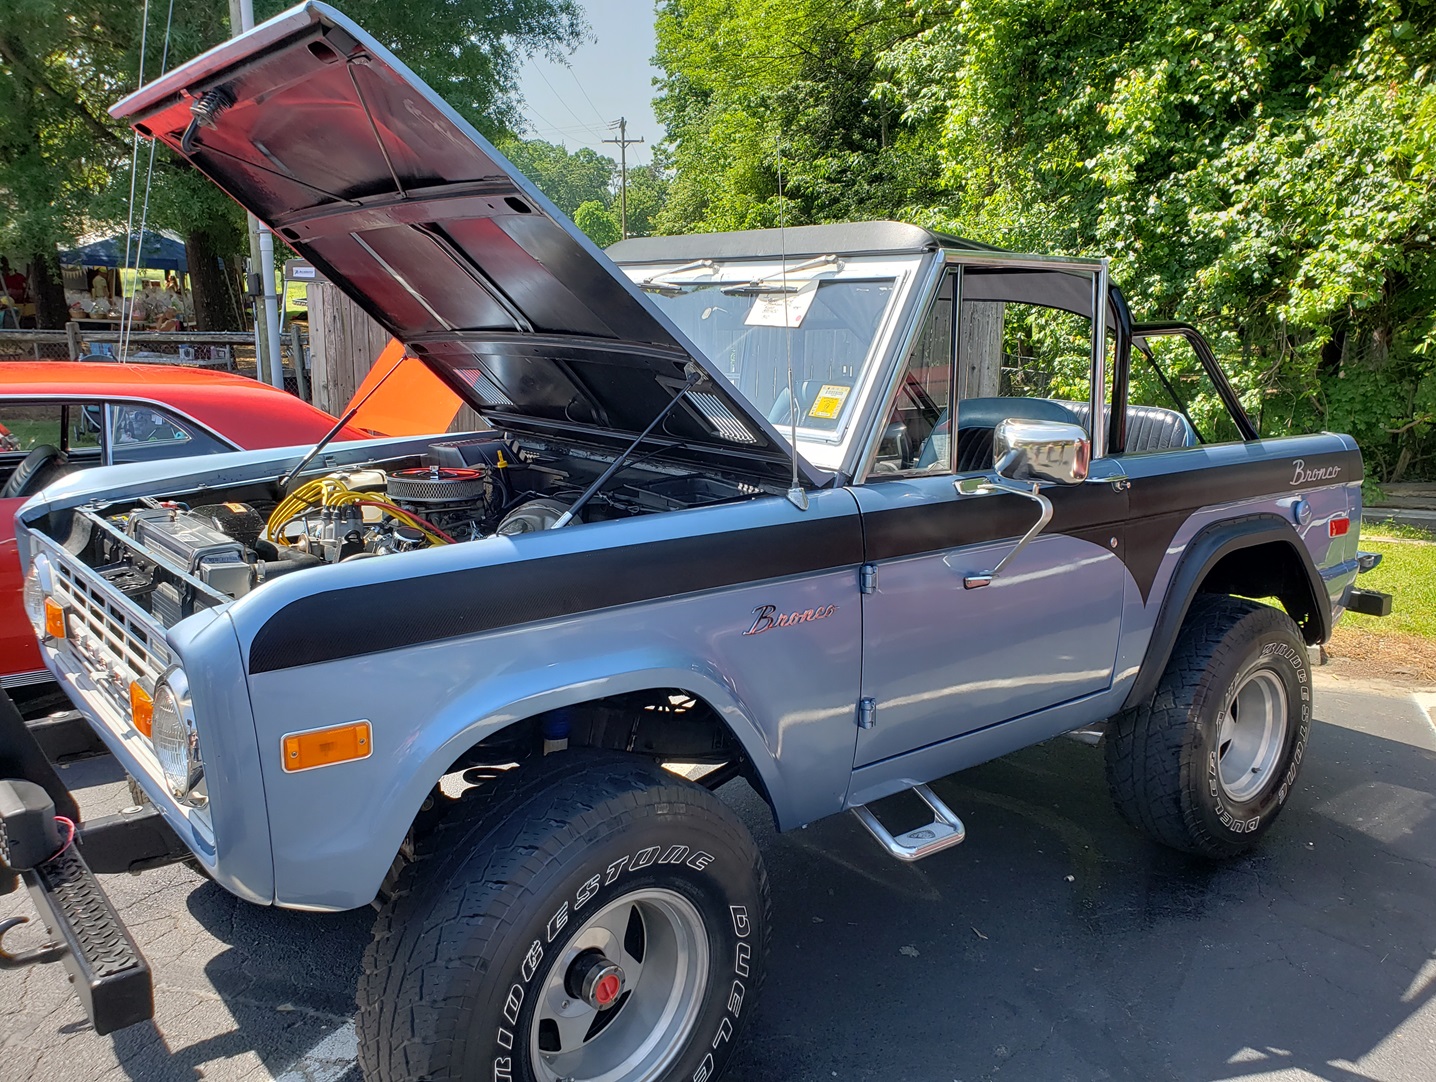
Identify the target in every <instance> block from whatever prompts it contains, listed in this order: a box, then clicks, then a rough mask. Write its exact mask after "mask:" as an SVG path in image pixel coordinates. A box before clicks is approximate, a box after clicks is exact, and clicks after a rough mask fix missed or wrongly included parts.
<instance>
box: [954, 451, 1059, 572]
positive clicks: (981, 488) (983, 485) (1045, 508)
mask: <svg viewBox="0 0 1436 1082" xmlns="http://www.w3.org/2000/svg"><path fill="white" fill-rule="evenodd" d="M1008 453H1009V454H1011V453H1012V452H1008ZM965 480H966V479H965ZM957 491H958V492H959V493H961V494H962V495H964V496H991V495H994V494H996V493H999V492H1010V493H1012V494H1013V495H1014V496H1025V497H1026V498H1027V499H1029V500H1036V501H1037V505H1038V506H1039V507H1040V508H1041V509H1042V510H1041V513H1040V514H1039V515H1038V516H1037V521H1036V522H1034V523H1033V524H1032V526H1031V528H1030V529H1029V530H1028V531H1027V532H1026V533H1025V534H1023V535H1022V539H1021V540H1020V541H1018V542H1017V544H1016V545H1014V546H1013V547H1012V550H1011V551H1010V552H1008V554H1007V555H1006V556H1004V557H1003V558H1002V559H1001V560H1000V561H999V562H998V564H997V566H996V567H994V568H993V569H992V570H991V571H982V572H979V573H977V574H975V575H965V576H963V579H962V585H963V588H964V589H967V590H975V589H977V588H978V587H979V586H987V585H989V584H991V582H992V580H993V579H995V578H996V577H997V576H998V575H1000V574H1002V569H1003V568H1005V567H1006V566H1007V565H1008V564H1010V563H1011V562H1012V561H1013V560H1014V559H1016V558H1017V554H1018V553H1019V552H1021V551H1022V550H1023V549H1025V548H1026V547H1027V546H1028V545H1029V544H1031V543H1032V541H1033V539H1034V538H1036V537H1037V535H1038V534H1040V533H1041V532H1042V531H1043V530H1044V529H1045V528H1046V527H1047V524H1048V523H1049V522H1051V521H1052V501H1051V500H1049V499H1048V498H1047V497H1046V496H1044V495H1042V492H1041V490H1040V488H1039V487H1038V484H1037V482H1036V481H1033V482H1032V483H1031V485H1026V484H1022V483H1020V482H1017V481H1009V480H1008V479H1007V478H1006V477H1003V476H1002V475H1001V474H998V475H997V476H996V477H991V478H982V479H981V481H980V482H979V483H978V484H972V483H971V481H970V480H969V482H968V484H967V485H966V486H964V484H963V482H962V481H959V482H957Z"/></svg>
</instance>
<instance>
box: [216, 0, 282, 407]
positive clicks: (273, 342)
mask: <svg viewBox="0 0 1436 1082" xmlns="http://www.w3.org/2000/svg"><path fill="white" fill-rule="evenodd" d="M253 28H254V0H229V31H230V32H229V36H230V37H232V38H237V37H239V35H240V34H242V33H244V32H245V31H246V30H252V29H253ZM245 219H246V220H247V221H248V222H249V263H250V268H251V273H253V274H257V275H258V276H259V281H260V283H261V292H260V297H261V300H262V305H261V307H260V312H261V313H262V314H263V318H262V319H260V318H256V319H255V321H254V353H255V367H256V372H255V375H256V376H257V377H258V378H259V379H260V380H262V381H263V380H266V379H267V381H268V382H269V383H271V384H273V385H274V386H275V387H278V388H279V389H280V390H283V389H284V358H283V357H282V356H281V355H280V352H279V297H278V295H277V294H276V293H275V292H274V234H273V233H271V232H270V231H269V228H268V227H267V226H265V225H264V224H263V223H262V222H260V220H259V219H258V218H256V217H255V216H254V215H253V214H248V213H246V214H245ZM258 314H259V313H256V315H258ZM295 363H296V364H297V363H299V362H298V361H296V362H295Z"/></svg>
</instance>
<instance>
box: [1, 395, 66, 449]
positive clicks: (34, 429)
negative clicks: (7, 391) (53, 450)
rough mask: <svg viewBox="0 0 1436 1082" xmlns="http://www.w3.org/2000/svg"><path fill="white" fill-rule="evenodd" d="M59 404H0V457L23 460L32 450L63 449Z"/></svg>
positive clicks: (61, 418)
mask: <svg viewBox="0 0 1436 1082" xmlns="http://www.w3.org/2000/svg"><path fill="white" fill-rule="evenodd" d="M64 408H65V407H64V406H63V405H61V404H60V403H59V402H0V453H4V454H5V455H6V456H7V457H20V458H23V457H24V456H25V455H27V454H29V453H30V452H31V451H33V450H34V449H35V448H36V447H40V446H43V445H45V444H49V445H50V446H52V447H63V445H64V442H65V441H64V439H63V436H62V433H63V431H64V429H63V427H62V422H63V414H64Z"/></svg>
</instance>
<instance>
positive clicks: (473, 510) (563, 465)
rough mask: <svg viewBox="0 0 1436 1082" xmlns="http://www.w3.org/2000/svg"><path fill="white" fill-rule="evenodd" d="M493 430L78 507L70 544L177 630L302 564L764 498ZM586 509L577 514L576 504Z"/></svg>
mask: <svg viewBox="0 0 1436 1082" xmlns="http://www.w3.org/2000/svg"><path fill="white" fill-rule="evenodd" d="M618 457H619V456H618V455H616V454H606V453H602V452H598V451H594V450H590V449H587V448H578V447H573V446H566V445H557V444H554V445H547V444H539V443H535V442H532V441H526V442H525V443H524V444H522V445H521V444H519V443H518V442H516V441H514V440H512V439H508V438H504V437H502V436H500V435H499V434H498V433H486V434H481V435H478V436H471V437H462V438H456V439H451V440H445V441H440V442H436V443H433V444H430V445H429V447H428V450H427V452H426V453H425V454H423V455H408V456H406V457H403V458H398V459H387V460H378V461H374V462H364V463H360V464H357V465H351V466H346V467H344V468H341V469H335V470H332V471H331V472H328V473H317V472H316V473H311V474H309V475H307V476H306V477H304V478H302V479H299V480H296V481H294V482H290V483H288V484H282V483H281V482H280V481H277V480H276V481H272V482H268V483H263V484H259V483H251V484H248V485H243V486H233V487H230V488H218V489H206V490H204V491H203V492H202V493H190V494H186V493H179V494H176V495H174V496H172V497H170V498H166V499H155V498H146V499H143V500H142V501H140V502H139V503H137V504H134V505H132V506H126V505H124V504H118V505H110V506H108V507H104V508H82V509H80V510H78V511H76V512H74V515H73V519H72V522H71V524H70V530H69V539H68V541H67V542H66V548H68V549H70V550H71V551H73V552H77V553H78V554H79V555H80V556H81V558H82V559H84V561H85V562H86V563H87V564H89V565H90V566H91V567H92V568H93V569H94V570H95V571H96V572H98V573H99V574H100V575H101V576H102V577H103V578H104V579H105V580H106V581H108V582H109V583H110V584H111V585H113V586H114V587H115V588H116V589H118V590H119V591H120V592H122V593H123V594H125V596H126V597H128V598H129V599H130V600H131V601H132V602H134V603H135V604H137V605H138V606H139V607H140V608H142V609H143V610H145V611H146V612H148V613H150V614H151V615H152V616H154V617H155V618H156V619H157V620H159V621H160V622H161V623H162V624H163V625H164V626H166V627H170V626H173V625H174V624H175V623H177V622H179V621H180V620H182V619H184V618H185V617H186V616H189V615H192V614H193V613H194V612H195V611H197V610H198V609H200V608H204V607H210V606H213V605H216V604H222V603H223V602H224V601H226V600H231V599H234V598H238V597H242V596H244V595H245V594H247V593H249V592H250V591H251V590H254V589H256V588H258V587H260V586H262V585H263V584H264V583H265V582H267V581H269V580H270V579H272V578H275V577H278V576H281V575H287V574H291V573H294V572H299V571H303V570H305V569H307V568H314V567H322V566H325V565H329V564H337V563H346V562H349V561H353V560H364V559H373V558H376V557H381V556H391V555H396V554H400V553H406V552H415V551H420V550H424V549H430V548H435V547H438V546H444V545H455V544H467V543H473V542H483V541H484V540H485V539H488V538H492V537H503V536H515V535H519V534H525V533H533V532H537V531H541V530H547V529H552V528H554V527H555V526H556V525H558V524H560V522H561V520H562V519H563V517H564V516H565V515H566V514H569V513H570V512H573V516H572V524H573V525H577V524H579V523H580V522H595V521H602V520H606V519H615V518H625V517H632V516H635V515H643V514H652V513H656V512H661V511H670V510H681V509H684V508H690V507H698V506H702V505H705V504H712V503H720V502H726V501H730V500H738V499H744V498H749V497H752V496H756V495H760V494H762V493H763V492H764V490H763V489H762V488H761V487H759V486H758V485H756V484H754V483H752V482H751V481H748V480H742V479H736V478H735V479H727V478H720V477H715V476H713V475H712V474H708V473H704V474H698V473H695V472H694V471H692V469H691V468H683V467H679V466H674V465H672V464H669V463H664V462H657V461H653V459H652V456H647V457H645V456H637V457H635V458H633V459H630V460H628V461H626V462H624V463H622V464H621V466H620V467H619V468H618V470H617V471H616V472H615V473H614V474H613V476H612V477H610V478H609V479H608V480H607V481H606V482H605V483H604V484H603V485H601V486H600V487H599V488H598V489H597V490H596V491H594V492H592V493H591V494H590V496H589V498H588V499H587V500H586V501H583V502H582V503H581V505H580V500H581V497H582V496H583V495H584V494H585V492H586V490H587V488H588V487H590V486H591V485H592V483H593V482H594V480H595V479H597V478H600V477H601V476H602V475H603V474H604V471H605V470H608V469H610V468H611V467H612V466H613V465H614V463H615V460H616V459H618ZM576 507H577V510H576V511H575V508H576Z"/></svg>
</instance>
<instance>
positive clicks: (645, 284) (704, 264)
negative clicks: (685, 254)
mask: <svg viewBox="0 0 1436 1082" xmlns="http://www.w3.org/2000/svg"><path fill="white" fill-rule="evenodd" d="M700 269H701V270H706V271H707V272H708V273H709V274H717V273H718V264H717V263H715V262H713V260H711V259H695V260H694V261H693V262H692V263H685V264H683V266H681V267H674V268H673V269H672V270H666V271H659V272H658V273H657V274H650V275H649V276H648V277H647V278H645V279H643V281H641V282H639V283H638V288H639V289H641V290H643V292H645V293H662V294H665V295H667V296H677V295H678V294H679V293H681V292H683V287H684V286H685V285H687V284H688V283H687V282H684V283H682V284H679V283H676V282H665V281H663V279H665V278H669V277H671V276H672V275H675V274H682V273H683V272H684V271H691V270H700Z"/></svg>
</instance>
